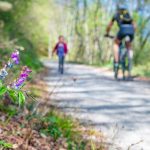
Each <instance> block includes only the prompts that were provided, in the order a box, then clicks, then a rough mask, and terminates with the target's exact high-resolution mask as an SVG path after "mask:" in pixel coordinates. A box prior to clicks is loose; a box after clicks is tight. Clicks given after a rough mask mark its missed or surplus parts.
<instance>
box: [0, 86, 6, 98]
mask: <svg viewBox="0 0 150 150" xmlns="http://www.w3.org/2000/svg"><path fill="white" fill-rule="evenodd" d="M6 92H7V88H6V87H5V86H1V87H0V96H3V95H4V94H5V93H6Z"/></svg>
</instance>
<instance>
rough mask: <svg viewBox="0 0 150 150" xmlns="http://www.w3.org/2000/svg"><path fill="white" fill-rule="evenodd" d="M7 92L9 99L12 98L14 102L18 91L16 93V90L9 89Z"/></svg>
mask: <svg viewBox="0 0 150 150" xmlns="http://www.w3.org/2000/svg"><path fill="white" fill-rule="evenodd" d="M8 92H9V96H10V98H11V100H12V101H13V102H14V103H16V102H17V100H18V93H17V91H14V90H9V91H8Z"/></svg>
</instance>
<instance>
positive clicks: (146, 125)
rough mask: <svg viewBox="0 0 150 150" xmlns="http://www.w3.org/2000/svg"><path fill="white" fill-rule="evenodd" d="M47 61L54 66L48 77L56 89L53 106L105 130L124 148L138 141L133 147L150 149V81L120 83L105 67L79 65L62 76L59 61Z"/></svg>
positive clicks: (49, 82)
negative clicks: (59, 70) (58, 66)
mask: <svg viewBox="0 0 150 150" xmlns="http://www.w3.org/2000/svg"><path fill="white" fill-rule="evenodd" d="M44 63H45V66H47V67H49V68H51V72H50V73H49V76H47V77H45V80H46V82H47V84H48V85H49V91H52V90H53V89H54V93H53V95H52V97H51V99H52V101H51V103H52V104H53V105H57V106H58V107H60V108H62V110H63V111H64V112H66V113H67V114H71V115H73V116H74V117H77V118H79V119H80V120H81V121H83V122H85V123H87V124H90V125H91V126H93V127H94V128H95V129H98V130H102V131H103V132H104V133H106V135H107V136H108V140H110V141H111V142H112V141H113V143H115V144H116V145H117V146H118V145H119V146H120V147H121V148H122V149H123V150H126V149H127V148H128V146H129V145H131V144H135V143H138V144H136V145H134V146H133V147H132V148H131V150H150V83H146V82H141V81H134V82H123V81H121V82H117V81H114V79H113V75H112V73H109V72H108V71H106V70H105V69H98V68H92V67H88V66H84V65H75V64H67V65H66V72H65V74H64V75H63V76H62V75H59V74H58V73H57V70H58V69H57V63H54V62H49V61H45V62H44ZM56 85H57V86H56ZM112 149H113V148H112Z"/></svg>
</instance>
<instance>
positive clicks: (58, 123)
mask: <svg viewBox="0 0 150 150" xmlns="http://www.w3.org/2000/svg"><path fill="white" fill-rule="evenodd" d="M41 121H42V122H43V123H42V124H43V126H42V128H41V130H40V132H41V133H43V134H45V135H47V136H48V135H50V136H52V137H53V138H54V139H55V140H57V139H58V138H61V137H65V138H66V139H67V143H68V150H72V149H73V148H75V149H76V150H78V149H80V150H84V147H85V145H86V143H85V142H84V141H82V138H81V139H80V133H79V132H77V131H76V130H75V128H76V126H75V122H73V121H72V119H71V118H69V117H66V116H65V117H64V116H61V115H58V114H56V113H55V112H50V113H48V114H47V115H46V116H45V117H43V118H42V119H41Z"/></svg>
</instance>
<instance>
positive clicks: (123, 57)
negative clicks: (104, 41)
mask: <svg viewBox="0 0 150 150" xmlns="http://www.w3.org/2000/svg"><path fill="white" fill-rule="evenodd" d="M105 37H107V38H111V39H114V38H115V36H111V35H107V36H105ZM129 41H130V37H129V36H126V37H125V38H124V39H123V40H122V41H121V43H120V45H119V66H118V67H115V62H114V77H115V79H117V80H118V79H119V78H118V75H119V70H120V68H121V70H122V78H123V80H132V77H131V70H132V59H131V57H130V55H131V54H130V51H129V50H128V49H127V48H126V44H127V42H129ZM126 71H127V72H128V76H126Z"/></svg>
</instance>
